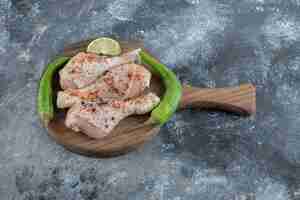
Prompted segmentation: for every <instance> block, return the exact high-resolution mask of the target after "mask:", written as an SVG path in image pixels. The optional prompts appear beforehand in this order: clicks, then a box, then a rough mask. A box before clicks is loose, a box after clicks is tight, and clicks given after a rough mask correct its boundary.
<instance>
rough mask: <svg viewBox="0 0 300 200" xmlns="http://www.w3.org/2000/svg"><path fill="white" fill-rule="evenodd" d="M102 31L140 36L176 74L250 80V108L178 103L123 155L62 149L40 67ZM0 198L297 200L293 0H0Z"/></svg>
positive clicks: (297, 25) (299, 76) (299, 122)
mask: <svg viewBox="0 0 300 200" xmlns="http://www.w3.org/2000/svg"><path fill="white" fill-rule="evenodd" d="M103 35H114V36H116V37H120V38H123V39H141V40H143V41H144V43H145V46H146V47H147V48H148V49H150V50H151V51H152V52H155V53H156V56H158V57H159V58H160V59H161V61H162V62H164V63H165V64H167V65H168V66H169V67H170V68H172V69H174V70H175V71H176V73H177V75H178V76H179V78H180V79H181V80H182V82H184V83H189V84H193V85H197V86H202V87H221V86H231V85H238V84H240V83H247V82H251V83H253V84H255V85H256V86H257V115H256V117H250V118H240V117H239V116H233V115H229V114H225V113H219V112H207V111H201V110H187V111H184V112H181V113H177V114H176V115H175V116H174V117H173V119H172V120H171V121H170V122H169V123H168V124H167V125H166V126H165V127H164V128H163V129H162V130H161V132H160V134H159V135H158V136H157V137H155V138H154V139H153V141H151V142H150V143H148V144H147V145H145V147H144V148H143V149H141V150H139V151H137V152H133V153H130V154H128V155H125V156H121V157H117V158H113V159H93V158H86V157H82V156H79V155H76V154H73V153H70V152H68V151H66V150H64V148H63V147H61V146H59V145H57V144H56V143H55V142H54V141H53V140H51V138H49V137H48V135H47V132H46V131H45V130H44V129H43V128H42V126H41V124H40V123H39V120H38V116H37V114H36V108H35V107H36V94H37V84H38V80H39V77H40V75H41V72H42V71H43V68H44V66H45V64H47V63H48V62H49V61H50V60H51V58H52V57H53V55H55V54H57V53H58V52H59V51H61V50H62V48H63V45H64V44H70V43H72V42H76V41H79V40H81V39H85V38H87V37H95V36H103ZM0 199H1V200H2V199H3V200H6V199H9V200H11V199H14V200H19V199H20V200H31V199H40V200H43V199H47V200H48V199H50V200H54V199H72V200H73V199H74V200H79V199H100V200H106V199H132V200H134V199H138V200H140V199H149V200H154V199H163V200H184V199H191V200H199V199H205V200H221V199H222V200H254V199H257V200H296V199H300V0H157V1H154V0H127V1H125V0H85V1H84V0H64V1H62V0H39V1H38V0H0Z"/></svg>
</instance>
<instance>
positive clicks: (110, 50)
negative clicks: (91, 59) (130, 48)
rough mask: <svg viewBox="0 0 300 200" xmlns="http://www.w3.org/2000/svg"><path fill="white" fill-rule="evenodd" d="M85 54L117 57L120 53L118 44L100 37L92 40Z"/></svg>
mask: <svg viewBox="0 0 300 200" xmlns="http://www.w3.org/2000/svg"><path fill="white" fill-rule="evenodd" d="M86 51H87V52H89V53H96V54H102V55H107V56H117V55H120V53H121V47H120V44H119V42H117V41H116V40H114V39H111V38H107V37H101V38H98V39H95V40H93V41H92V42H91V43H90V44H89V45H88V47H87V50H86Z"/></svg>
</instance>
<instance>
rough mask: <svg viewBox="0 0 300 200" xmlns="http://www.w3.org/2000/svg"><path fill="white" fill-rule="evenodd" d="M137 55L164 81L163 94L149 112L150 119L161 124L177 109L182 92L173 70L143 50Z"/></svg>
mask: <svg viewBox="0 0 300 200" xmlns="http://www.w3.org/2000/svg"><path fill="white" fill-rule="evenodd" d="M139 56H140V61H141V63H142V64H146V65H148V66H150V67H151V69H152V71H153V73H156V74H158V75H159V76H160V77H161V79H162V81H163V83H164V86H165V89H166V91H165V94H164V96H163V98H162V100H161V102H160V104H159V105H158V106H157V107H156V108H155V109H154V110H152V112H151V120H153V121H154V122H156V123H159V124H161V125H162V124H164V123H166V122H167V121H168V120H169V119H170V118H171V117H172V115H173V114H174V113H175V111H176V109H177V106H178V104H179V101H180V98H181V94H182V88H181V84H180V82H179V80H178V79H177V78H176V75H175V74H174V72H172V71H171V70H170V69H168V68H167V67H166V66H165V65H163V64H161V63H160V62H158V61H157V60H156V59H155V58H153V57H152V56H151V55H149V54H148V53H146V52H145V51H144V50H142V51H141V52H140V53H139Z"/></svg>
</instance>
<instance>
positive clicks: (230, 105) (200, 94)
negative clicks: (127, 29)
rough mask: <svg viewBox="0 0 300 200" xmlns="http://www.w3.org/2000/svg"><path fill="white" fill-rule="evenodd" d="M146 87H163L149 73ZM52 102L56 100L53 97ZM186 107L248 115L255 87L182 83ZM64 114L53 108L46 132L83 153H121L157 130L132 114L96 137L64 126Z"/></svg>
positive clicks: (130, 45)
mask: <svg viewBox="0 0 300 200" xmlns="http://www.w3.org/2000/svg"><path fill="white" fill-rule="evenodd" d="M91 40H92V39H90V40H86V41H82V42H79V43H76V44H71V45H68V46H67V47H65V49H64V52H63V55H66V56H73V55H75V54H76V53H78V52H80V51H85V48H86V46H87V45H88V43H89V42H90V41H91ZM120 44H121V47H122V50H123V52H127V51H130V50H132V49H135V48H143V45H142V43H140V42H138V41H128V42H120ZM53 88H54V94H56V93H57V91H59V90H61V88H60V86H59V84H58V75H57V74H56V75H55V77H54V79H53ZM149 90H150V91H152V92H154V93H156V94H157V95H159V96H160V97H162V96H163V93H164V87H163V84H162V82H161V80H160V79H159V77H157V76H155V75H153V76H152V79H151V85H150V89H149ZM54 98H56V97H54ZM53 102H56V99H54V100H53ZM190 107H191V108H193V107H198V108H204V109H214V110H216V109H217V110H223V111H228V112H234V113H237V114H242V115H251V114H254V113H255V111H256V92H255V87H254V86H253V85H251V84H245V85H240V86H237V87H232V88H217V89H213V88H210V89H202V88H197V87H191V86H183V96H182V99H181V102H180V106H179V109H184V108H190ZM65 114H66V110H63V109H57V108H56V109H55V115H54V119H53V120H52V121H51V122H50V123H49V125H48V127H46V128H47V130H48V132H49V135H50V136H51V137H52V138H53V139H54V140H55V141H56V142H57V143H59V144H61V145H63V146H64V147H65V148H67V149H68V150H70V151H72V152H75V153H79V154H83V155H86V156H93V157H111V156H117V155H121V154H125V153H127V152H129V151H132V150H135V149H137V148H140V147H142V146H143V144H145V142H147V141H149V140H151V138H152V137H153V136H155V135H156V134H158V132H159V130H160V127H159V126H158V125H155V124H149V123H146V122H147V120H148V118H149V115H136V116H131V117H127V118H126V119H124V120H122V121H121V122H120V124H118V125H117V127H116V128H115V129H114V130H113V131H112V133H111V134H110V135H108V136H107V137H105V138H103V139H99V140H96V139H92V138H89V137H88V136H86V135H85V134H83V133H77V132H74V131H73V130H71V129H69V128H67V127H66V126H65V124H64V120H65Z"/></svg>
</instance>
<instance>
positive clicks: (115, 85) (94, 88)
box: [57, 64, 151, 108]
mask: <svg viewBox="0 0 300 200" xmlns="http://www.w3.org/2000/svg"><path fill="white" fill-rule="evenodd" d="M150 79H151V73H150V72H149V71H148V70H147V69H145V68H144V67H143V66H141V65H137V64H124V65H121V66H118V67H113V68H111V69H110V70H109V71H107V72H106V73H105V74H104V75H103V76H102V77H100V78H99V79H98V80H97V81H96V82H95V83H93V84H92V85H90V86H87V87H85V88H82V89H70V90H65V91H60V92H58V94H57V107H58V108H68V107H71V106H72V105H74V104H75V103H78V102H80V101H82V100H89V101H96V102H98V103H105V102H108V101H111V100H125V99H128V98H132V97H136V96H138V95H140V94H142V92H143V91H144V90H145V89H146V88H147V87H149V86H150Z"/></svg>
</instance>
